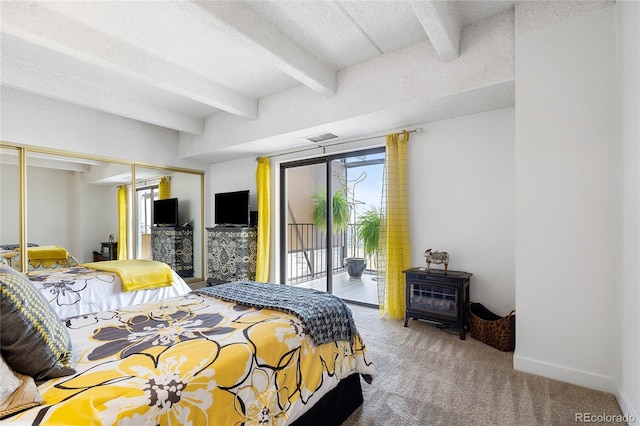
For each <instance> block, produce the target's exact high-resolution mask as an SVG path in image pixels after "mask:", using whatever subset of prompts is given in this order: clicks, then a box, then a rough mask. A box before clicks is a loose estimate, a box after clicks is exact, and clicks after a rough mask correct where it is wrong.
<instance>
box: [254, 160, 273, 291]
mask: <svg viewBox="0 0 640 426" xmlns="http://www.w3.org/2000/svg"><path fill="white" fill-rule="evenodd" d="M269 170H270V167H269V158H267V157H260V158H258V169H257V170H256V188H257V189H258V252H257V259H256V281H262V282H267V281H269V246H270V244H271V242H270V236H269V233H270V229H271V220H270V214H269V206H270V202H271V201H270V199H271V197H270V195H271V173H270V171H269Z"/></svg>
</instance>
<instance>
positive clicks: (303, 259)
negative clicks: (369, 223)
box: [287, 223, 375, 284]
mask: <svg viewBox="0 0 640 426" xmlns="http://www.w3.org/2000/svg"><path fill="white" fill-rule="evenodd" d="M287 227H288V229H287V231H288V232H287V256H288V259H287V268H288V271H287V277H288V280H287V283H289V284H297V283H301V282H305V281H310V280H313V279H316V278H319V277H323V276H326V275H327V256H329V255H330V256H331V260H332V261H331V264H332V265H333V268H332V273H334V274H336V273H340V272H343V271H344V270H345V267H344V265H343V259H344V258H345V257H346V256H347V253H348V254H349V255H355V256H357V257H364V252H363V249H362V244H359V243H358V242H356V250H355V254H354V253H351V251H350V250H351V249H350V247H351V238H352V232H351V230H352V229H354V227H353V226H348V227H347V231H341V232H337V233H334V234H333V236H332V246H333V247H332V250H331V252H330V253H328V251H329V250H327V237H326V235H327V234H326V231H321V230H319V229H318V228H317V226H316V225H315V224H313V223H290V224H288V225H287ZM374 266H375V265H369V267H370V268H371V269H373V268H374Z"/></svg>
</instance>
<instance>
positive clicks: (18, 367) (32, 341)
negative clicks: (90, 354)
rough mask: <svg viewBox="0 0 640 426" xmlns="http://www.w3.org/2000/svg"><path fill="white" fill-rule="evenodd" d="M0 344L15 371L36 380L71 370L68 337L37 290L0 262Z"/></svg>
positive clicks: (71, 361) (64, 374)
mask: <svg viewBox="0 0 640 426" xmlns="http://www.w3.org/2000/svg"><path fill="white" fill-rule="evenodd" d="M0 348H1V352H2V357H3V358H4V360H5V361H6V362H7V365H9V367H11V368H12V369H13V370H14V371H15V372H16V373H20V374H26V375H28V376H31V377H33V378H34V379H35V380H36V381H41V380H46V379H51V378H54V377H60V376H67V375H70V374H73V373H75V369H74V367H73V351H72V347H71V338H70V337H69V333H68V332H67V329H66V328H65V327H64V325H63V323H62V321H60V318H59V317H58V316H57V315H56V313H55V312H54V311H53V310H52V309H51V307H50V306H49V303H48V302H47V301H46V300H45V299H44V297H43V296H42V295H41V294H40V292H39V291H38V290H37V289H36V288H35V287H34V286H33V285H31V283H30V282H29V280H28V279H27V278H26V277H25V276H24V275H22V274H21V273H19V272H17V271H15V270H14V269H12V268H7V267H6V266H2V265H0Z"/></svg>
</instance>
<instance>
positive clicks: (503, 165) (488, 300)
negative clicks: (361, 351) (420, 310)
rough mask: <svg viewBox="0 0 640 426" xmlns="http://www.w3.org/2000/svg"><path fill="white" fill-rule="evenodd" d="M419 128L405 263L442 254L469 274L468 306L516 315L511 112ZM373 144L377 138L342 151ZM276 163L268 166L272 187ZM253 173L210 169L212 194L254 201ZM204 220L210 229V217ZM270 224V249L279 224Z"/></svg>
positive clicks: (223, 166)
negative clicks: (428, 253)
mask: <svg viewBox="0 0 640 426" xmlns="http://www.w3.org/2000/svg"><path fill="white" fill-rule="evenodd" d="M418 127H423V129H424V133H422V134H412V135H411V140H410V143H409V163H408V165H407V167H408V170H407V176H408V185H409V193H410V205H409V209H410V210H409V220H410V226H411V230H412V231H411V238H412V241H411V247H412V250H411V253H412V263H413V264H414V265H416V266H422V265H424V257H423V256H422V253H423V252H424V250H425V249H427V248H429V247H432V248H434V249H438V250H447V251H449V253H450V256H451V264H450V267H451V269H455V270H465V271H468V272H472V273H473V274H474V276H473V278H472V286H471V297H472V299H473V300H475V301H479V302H482V303H483V304H485V305H486V306H487V307H489V308H490V309H493V310H494V311H495V312H496V313H499V314H501V315H504V314H506V313H508V312H509V311H510V310H512V309H514V308H515V296H514V288H515V287H514V239H515V237H514V217H515V213H514V209H515V192H514V109H513V108H507V109H503V110H498V111H492V112H488V113H482V114H477V115H472V116H467V117H461V118H456V119H451V120H445V121H440V122H436V123H429V124H422V125H418ZM380 144H384V139H383V138H379V139H377V140H371V141H368V142H367V143H361V144H358V145H357V146H351V145H350V146H349V148H350V149H362V148H366V147H371V146H380ZM343 150H344V148H343ZM305 155H307V156H308V154H305ZM317 155H320V153H318V154H317ZM294 159H295V158H294V157H293V156H289V157H286V161H291V160H294ZM282 161H285V158H284V157H283V158H274V159H272V163H271V172H272V181H273V184H274V185H277V184H278V181H279V180H278V179H277V177H278V175H279V162H282ZM255 169H256V163H255V159H254V158H247V159H244V160H237V161H231V162H227V163H218V164H214V165H212V166H211V169H210V173H209V179H210V182H211V188H212V189H211V192H212V193H215V192H222V191H234V190H240V189H249V190H251V192H252V194H255ZM273 188H274V190H273V197H272V208H273V209H277V206H278V202H279V200H278V196H277V193H278V190H277V188H278V187H277V186H274V187H273ZM273 211H276V210H273ZM209 220H210V223H213V217H212V215H210V217H209ZM273 220H274V227H273V228H272V236H273V238H272V250H276V249H277V235H278V234H277V233H276V232H277V223H276V222H277V220H278V219H277V217H274V219H273ZM273 252H274V253H275V251H273ZM271 259H272V262H271V270H270V279H271V280H274V279H277V277H278V276H279V275H278V274H277V270H276V268H277V264H276V259H275V255H273V256H271Z"/></svg>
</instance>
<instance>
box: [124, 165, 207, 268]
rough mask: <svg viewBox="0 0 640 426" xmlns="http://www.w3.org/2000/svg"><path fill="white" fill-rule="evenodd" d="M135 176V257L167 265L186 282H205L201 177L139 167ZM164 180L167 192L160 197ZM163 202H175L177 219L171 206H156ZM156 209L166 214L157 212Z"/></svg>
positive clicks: (194, 174) (193, 174)
mask: <svg viewBox="0 0 640 426" xmlns="http://www.w3.org/2000/svg"><path fill="white" fill-rule="evenodd" d="M135 176H136V191H135V193H136V195H135V197H136V207H137V208H136V215H135V217H136V219H135V223H134V225H133V229H134V230H135V232H136V236H135V240H136V241H137V245H136V250H135V254H136V256H137V257H138V258H140V259H150V260H159V261H162V262H165V263H167V264H169V266H171V267H172V269H174V270H175V271H176V272H177V273H178V274H179V275H180V276H182V277H183V278H185V279H189V278H192V277H196V278H200V279H202V278H201V277H202V276H203V275H202V271H203V266H202V226H203V220H204V218H203V217H202V197H203V194H202V175H201V174H199V173H190V172H183V171H176V170H168V169H161V168H152V167H142V166H136V168H135ZM163 178H164V179H165V181H166V184H167V185H168V188H167V193H166V194H165V193H163V194H162V197H161V191H160V181H161V179H163ZM161 198H165V199H174V198H175V199H176V201H177V206H178V215H177V217H175V218H174V217H173V213H172V212H171V208H172V205H171V203H169V206H167V203H164V206H163V205H162V203H160V204H158V203H155V201H157V200H160V199H161ZM156 206H158V207H157V208H158V209H163V210H162V211H160V210H158V211H155V209H156ZM167 207H170V209H169V210H167Z"/></svg>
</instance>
